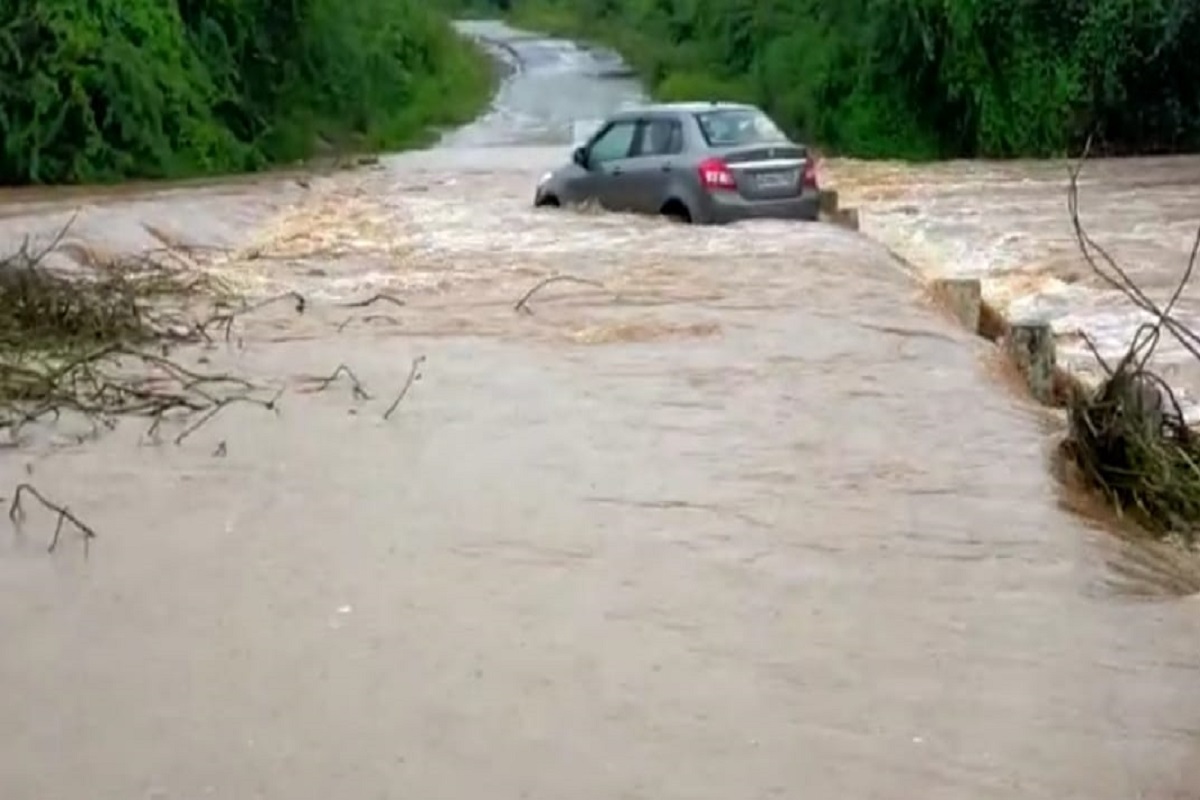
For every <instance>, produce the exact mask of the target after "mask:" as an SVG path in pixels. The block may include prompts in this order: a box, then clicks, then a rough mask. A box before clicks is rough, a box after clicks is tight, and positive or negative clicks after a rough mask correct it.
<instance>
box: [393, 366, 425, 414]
mask: <svg viewBox="0 0 1200 800" xmlns="http://www.w3.org/2000/svg"><path fill="white" fill-rule="evenodd" d="M424 363H425V356H417V357H416V358H414V359H413V360H412V364H411V365H410V366H409V368H408V377H407V378H405V379H404V385H403V386H401V387H400V391H399V392H398V393H397V394H396V399H395V400H393V401H392V404H391V405H390V406H388V407H387V411H384V412H383V418H384V419H385V420H388V419H391V418H392V414H394V413H395V412H396V409H397V408H399V407H400V402H401V401H402V400H404V398H405V397H406V396H407V395H408V390H409V389H411V388H412V385H413V384H414V383H416V382H417V381H419V380H421V365H422V364H424Z"/></svg>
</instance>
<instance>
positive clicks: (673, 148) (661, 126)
mask: <svg viewBox="0 0 1200 800" xmlns="http://www.w3.org/2000/svg"><path fill="white" fill-rule="evenodd" d="M682 152H683V126H682V125H680V124H679V120H675V119H649V120H645V121H644V122H642V124H641V128H640V131H639V135H638V137H637V142H636V143H635V146H634V152H633V155H634V156H673V155H678V154H679V153H682Z"/></svg>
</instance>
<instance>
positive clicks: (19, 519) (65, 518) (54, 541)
mask: <svg viewBox="0 0 1200 800" xmlns="http://www.w3.org/2000/svg"><path fill="white" fill-rule="evenodd" d="M27 494H28V495H30V496H32V497H33V499H34V500H37V501H38V503H40V504H41V505H42V507H44V508H45V509H46V510H48V511H52V512H53V513H54V514H56V515H57V517H58V519H57V522H56V523H55V526H54V535H53V537H51V539H50V543H49V545H47V546H46V552H47V553H53V552H54V551H55V550H56V549H57V548H58V543H59V541H60V539H61V538H62V532H63V526H64V525H65V524H66V523H68V522H69V523H71V525H73V526H74V527H75V529H76V530H77V531H79V533H80V535H81V536H82V537H83V556H84V558H87V556H88V550H89V548H88V545H89V543H90V542H91V540H92V539H95V538H96V531H94V530H93V529H92V527H91V526H90V525H88V524H87V523H86V522H84V521H83V520H81V519H79V517H77V516H75V515H74V514H73V513H71V510H70V509H69V508H67V507H66V506H62V505H59V504H58V503H55V502H53V501H51V500H48V499H47V498H46V496H45V495H43V494H42V493H41V492H39V491H38V489H37V487H35V486H34V485H33V484H30V483H22V484H19V485H18V486H17V488H16V491H15V492H14V493H13V499H12V503H10V504H9V507H8V518H9V519H10V520H12V523H13V525H14V526H15V527H16V528H17V529H18V530H20V528H21V525H22V524H23V523H24V521H25V508H24V506H23V505H22V504H21V499H22V498H23V497H24V496H25V495H27Z"/></svg>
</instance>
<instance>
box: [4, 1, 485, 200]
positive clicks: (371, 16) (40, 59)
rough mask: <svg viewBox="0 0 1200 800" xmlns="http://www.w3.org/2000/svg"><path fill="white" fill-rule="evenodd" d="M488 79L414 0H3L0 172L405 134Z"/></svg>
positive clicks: (475, 102) (122, 171) (227, 159)
mask: <svg viewBox="0 0 1200 800" xmlns="http://www.w3.org/2000/svg"><path fill="white" fill-rule="evenodd" d="M489 82H490V81H489V67H488V65H487V63H486V61H485V60H484V58H483V57H482V55H480V54H479V53H478V52H476V51H475V50H474V49H473V48H470V47H469V46H467V45H466V44H465V43H464V42H463V41H462V40H460V39H459V38H458V37H456V36H455V35H454V34H453V32H452V31H451V30H450V28H449V27H448V25H447V23H446V21H445V20H444V19H443V18H442V17H440V16H437V15H436V14H435V13H434V12H433V11H431V10H429V9H428V8H427V6H426V4H424V3H422V2H421V0H87V2H84V0H3V2H2V3H0V132H2V133H3V142H2V145H0V147H2V149H0V183H4V184H14V183H58V182H85V181H100V180H112V179H118V178H124V177H132V176H139V177H163V176H179V175H187V174H196V173H205V172H220V171H236V170H245V169H253V168H257V167H260V166H263V165H265V164H268V163H273V162H279V161H287V160H293V159H297V158H301V157H304V156H308V155H311V154H312V153H313V152H314V151H315V150H316V149H318V148H320V147H329V146H333V147H342V146H347V147H384V146H401V145H404V144H409V143H411V142H413V141H414V140H416V139H418V138H419V137H421V136H423V135H424V134H425V133H426V132H427V130H428V128H429V126H430V125H437V124H450V123H455V122H461V121H465V120H466V119H468V118H469V117H470V115H471V114H473V113H474V112H475V111H476V110H477V109H478V107H479V106H480V105H481V104H482V103H483V101H484V100H485V98H486V94H487V92H488V89H489Z"/></svg>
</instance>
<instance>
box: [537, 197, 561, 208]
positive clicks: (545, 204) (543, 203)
mask: <svg viewBox="0 0 1200 800" xmlns="http://www.w3.org/2000/svg"><path fill="white" fill-rule="evenodd" d="M561 205H562V204H561V203H559V202H558V198H557V197H555V196H554V195H552V194H547V195H543V196H542V197H539V198H538V199H536V200H534V201H533V207H534V208H559V207H560V206H561Z"/></svg>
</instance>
